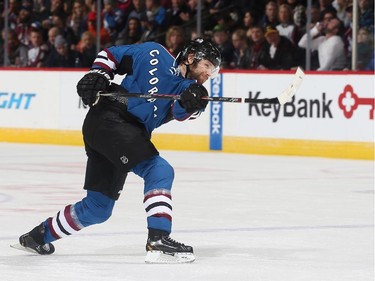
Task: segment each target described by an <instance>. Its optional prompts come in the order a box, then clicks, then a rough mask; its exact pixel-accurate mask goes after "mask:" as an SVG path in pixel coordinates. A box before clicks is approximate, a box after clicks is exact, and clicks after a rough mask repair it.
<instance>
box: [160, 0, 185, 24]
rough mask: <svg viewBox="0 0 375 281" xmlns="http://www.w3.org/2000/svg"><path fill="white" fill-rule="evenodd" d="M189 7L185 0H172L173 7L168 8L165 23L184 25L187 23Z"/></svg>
mask: <svg viewBox="0 0 375 281" xmlns="http://www.w3.org/2000/svg"><path fill="white" fill-rule="evenodd" d="M188 14H189V9H188V7H187V5H186V3H185V1H184V0H172V2H171V7H170V8H169V9H168V10H167V14H166V19H165V23H166V25H167V26H172V25H183V24H185V23H187V21H188V19H189V17H188V16H187V15H188Z"/></svg>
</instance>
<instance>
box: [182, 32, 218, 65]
mask: <svg viewBox="0 0 375 281" xmlns="http://www.w3.org/2000/svg"><path fill="white" fill-rule="evenodd" d="M189 54H194V61H196V62H198V61H200V60H202V59H206V60H209V61H210V62H212V64H213V65H214V66H215V68H218V67H219V66H220V63H221V54H220V51H219V50H218V49H217V48H216V47H215V46H213V45H212V44H211V43H210V42H208V41H207V40H204V39H202V38H197V39H195V40H192V41H190V42H189V43H187V44H186V45H185V46H184V48H183V50H182V51H181V52H179V53H178V55H177V57H176V64H177V65H179V64H181V63H182V62H183V61H184V60H187V58H188V55H189Z"/></svg>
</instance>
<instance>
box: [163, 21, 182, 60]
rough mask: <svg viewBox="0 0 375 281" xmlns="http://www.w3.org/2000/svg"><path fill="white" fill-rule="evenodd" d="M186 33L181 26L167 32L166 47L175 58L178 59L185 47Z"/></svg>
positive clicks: (172, 27)
mask: <svg viewBox="0 0 375 281" xmlns="http://www.w3.org/2000/svg"><path fill="white" fill-rule="evenodd" d="M185 41H186V40H185V31H184V29H183V28H182V27H180V26H171V27H170V28H169V29H168V30H167V34H166V36H165V46H166V48H167V50H168V52H170V53H171V54H172V55H173V56H174V57H177V55H178V53H179V52H180V51H182V48H183V47H184V45H185V43H186V42H185Z"/></svg>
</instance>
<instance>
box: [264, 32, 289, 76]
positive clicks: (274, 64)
mask: <svg viewBox="0 0 375 281" xmlns="http://www.w3.org/2000/svg"><path fill="white" fill-rule="evenodd" d="M264 37H265V38H266V40H267V42H268V46H267V47H268V54H269V59H267V60H265V61H262V65H263V66H265V68H267V69H273V70H289V69H291V68H292V66H295V65H294V64H293V54H294V47H293V43H292V42H290V40H289V39H288V38H286V37H285V36H280V34H279V31H278V30H277V29H276V28H274V27H273V26H267V28H266V32H265V34H264Z"/></svg>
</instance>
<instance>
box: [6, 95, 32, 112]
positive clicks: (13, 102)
mask: <svg viewBox="0 0 375 281" xmlns="http://www.w3.org/2000/svg"><path fill="white" fill-rule="evenodd" d="M35 97H36V94H35V93H7V92H0V109H29V108H30V106H31V103H32V100H33V99H34V98H35Z"/></svg>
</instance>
